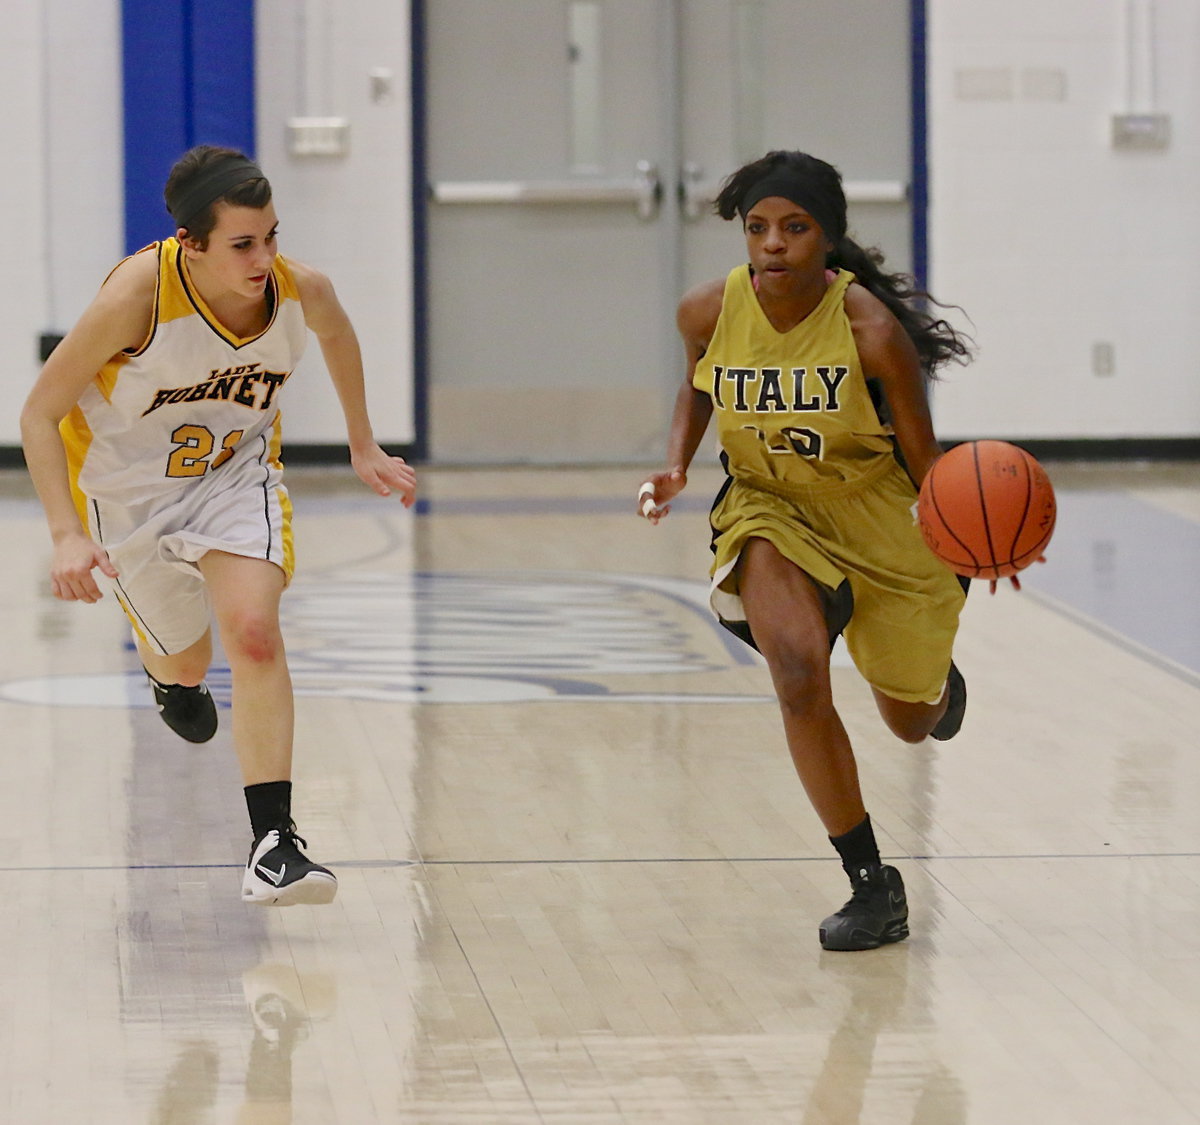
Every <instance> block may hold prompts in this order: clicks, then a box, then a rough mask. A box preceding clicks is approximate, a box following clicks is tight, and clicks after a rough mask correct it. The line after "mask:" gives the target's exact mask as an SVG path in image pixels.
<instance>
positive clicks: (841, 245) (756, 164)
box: [713, 149, 972, 379]
mask: <svg viewBox="0 0 1200 1125" xmlns="http://www.w3.org/2000/svg"><path fill="white" fill-rule="evenodd" d="M764 181H766V182H765V183H764ZM773 186H778V187H779V193H782V194H784V196H785V198H788V199H791V200H792V201H793V202H795V203H799V204H800V205H802V206H803V207H804V208H805V210H807V211H808V212H809V214H811V215H812V216H813V218H814V219H816V221H817V222H818V224H819V225H820V226H821V229H822V231H823V232H824V234H825V235H826V237H827V238H828V239H829V240H830V241H831V242H832V243H833V250H832V251H831V252H830V253H829V255H828V257H827V258H826V260H825V264H826V265H827V266H828V267H829V268H830V269H846V270H849V271H850V272H851V273H853V274H854V276H855V279H856V280H857V281H858V283H859V284H860V285H862V286H863V287H864V288H866V289H868V290H869V291H870V292H871V293H873V294H875V296H876V297H878V298H879V299H880V300H881V301H882V302H883V303H884V304H885V305H887V307H888V308H889V309H890V310H891V312H892V314H893V315H894V316H895V317H896V319H897V320H898V321H899V322H900V325H901V327H902V328H903V329H904V331H905V332H906V333H907V334H908V336H909V338H910V339H911V340H912V342H913V344H914V346H915V347H916V349H917V355H918V356H919V357H920V361H921V370H922V371H923V372H924V373H925V377H926V378H927V379H932V378H936V371H937V369H938V368H939V367H940V366H941V365H942V364H944V363H946V362H948V361H951V360H953V361H956V362H959V363H966V362H967V361H968V360H969V359H970V358H971V350H972V341H971V339H970V337H968V336H966V335H965V334H964V333H962V332H959V331H958V330H957V329H955V328H954V326H953V325H952V324H950V323H949V322H948V321H947V320H945V319H944V318H942V317H939V316H936V315H934V314H933V313H931V312H930V311H929V309H930V306H934V305H936V306H937V307H938V308H957V306H955V305H943V304H942V303H941V302H940V301H936V300H934V298H933V297H931V296H930V295H929V293H927V292H925V291H924V290H922V289H918V288H917V285H916V281H915V279H914V278H913V277H912V276H911V275H909V274H906V273H889V272H888V271H887V270H886V269H885V267H884V258H883V252H882V251H881V250H879V249H878V248H877V247H870V248H864V247H862V246H860V245H859V244H858V243H857V242H855V241H854V239H852V238H851V237H850V236H849V235H848V234H847V233H846V196H845V193H844V191H843V190H842V177H841V173H839V172H838V170H837V169H836V168H835V167H834V166H833V165H832V164H827V163H826V162H825V161H824V160H819V159H818V158H817V157H815V156H810V155H809V154H808V153H806V152H795V151H787V150H783V149H776V150H774V151H772V152H768V153H767V154H766V156H763V157H760V158H759V159H758V160H754V161H751V162H750V163H749V164H745V165H743V166H742V167H741V168H739V169H738V170H737V171H736V172H733V173H732V174H731V175H730V176H729V177H728V178H727V179H726V180H725V182H724V183H723V184H722V185H721V190H720V192H719V193H718V194H717V198H716V201H715V203H714V208H713V209H714V210H715V211H716V213H717V214H718V215H720V216H721V218H722V219H732V218H734V216H736V215H741V217H742V219H743V220H745V216H746V212H747V211H748V210H749V208H750V207H751V206H753V204H754V202H757V200H758V199H761V198H763V196H764V195H767V194H771V195H773V194H777V192H775V191H773V190H770V188H771V187H773ZM763 188H766V189H767V190H765V191H764V190H759V191H756V190H755V189H763ZM789 189H790V190H789ZM797 196H799V198H796V197H797ZM747 199H749V200H750V202H749V203H748V204H747V203H744V201H745V200H747Z"/></svg>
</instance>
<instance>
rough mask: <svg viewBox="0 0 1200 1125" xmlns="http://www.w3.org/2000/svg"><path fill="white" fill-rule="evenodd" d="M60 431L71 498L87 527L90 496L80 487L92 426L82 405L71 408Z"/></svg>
mask: <svg viewBox="0 0 1200 1125" xmlns="http://www.w3.org/2000/svg"><path fill="white" fill-rule="evenodd" d="M58 433H59V436H60V437H61V438H62V443H63V448H64V449H65V450H66V453H67V477H68V479H69V480H70V483H71V499H72V500H74V501H75V511H76V512H77V513H78V515H79V522H80V523H81V524H83V526H84V527H85V528H86V527H87V525H88V518H87V505H88V498H87V496H86V494H85V493H84V492H83V491H82V489H80V487H79V474H80V472H81V471H82V469H83V463H84V461H85V460H86V459H87V451H88V447H89V446H90V445H91V444H92V428H91V426H89V425H88V423H87V418H86V417H85V416H84V413H83V408H82V407H80V406H75V407H73V408H72V409H71V413H70V414H68V415H67V416H66V417H65V418H64V419H63V420H62V421H61V422H60V423H59V424H58Z"/></svg>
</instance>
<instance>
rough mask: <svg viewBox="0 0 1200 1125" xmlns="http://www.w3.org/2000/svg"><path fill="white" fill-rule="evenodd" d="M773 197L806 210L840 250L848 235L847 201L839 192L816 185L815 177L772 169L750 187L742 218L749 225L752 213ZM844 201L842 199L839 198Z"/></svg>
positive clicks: (741, 207)
mask: <svg viewBox="0 0 1200 1125" xmlns="http://www.w3.org/2000/svg"><path fill="white" fill-rule="evenodd" d="M771 196H779V197H780V198H781V199H789V200H791V202H793V203H794V204H796V206H797V207H803V208H804V210H805V211H807V212H808V213H809V214H810V215H811V216H812V217H813V218H814V219H816V220H817V222H818V223H819V224H820V227H821V230H822V231H824V232H825V236H826V237H827V238H829V239H830V240H831V241H832V242H833V244H834V245H835V246H836V245H837V244H838V243H839V242H841V241H842V239H843V238H844V237H845V234H846V220H845V214H846V199H845V196H843V195H842V193H841V190H840V185H839V188H838V189H837V190H836V191H834V190H831V188H830V186H828V185H823V184H819V183H816V182H814V180H813V178H812V177H811V176H806V175H804V173H802V172H798V171H794V170H792V169H790V168H787V167H777V168H772V169H771V171H769V172H768V173H767V174H766V175H765V176H763V178H762V179H761V180H756V181H755V182H754V183H753V184H751V185H750V187H748V188H747V189H746V191H745V194H744V195H743V196H742V198H741V200H740V201H739V202H738V214H739V215H741V216H742V220H743V221H745V218H746V216H747V215H748V214H749V213H750V209H751V208H752V207H753V206H754V205H755V204H756V203H758V202H759V201H760V200H763V199H768V198H770V197H771ZM839 197H840V198H839Z"/></svg>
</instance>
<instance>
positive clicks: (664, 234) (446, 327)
mask: <svg viewBox="0 0 1200 1125" xmlns="http://www.w3.org/2000/svg"><path fill="white" fill-rule="evenodd" d="M426 12H427V15H426V21H427V41H426V43H425V57H426V74H427V103H428V106H427V108H428V116H427V129H428V175H429V180H430V203H429V208H428V262H427V270H428V273H427V286H428V308H429V322H428V330H429V371H428V401H429V407H430V409H429V425H430V432H429V448H430V453H431V457H432V459H433V460H434V461H436V462H439V463H474V464H487V463H531V464H536V463H542V464H547V463H587V462H614V461H616V462H632V461H642V462H656V461H657V460H658V459H659V458H660V457H661V455H662V450H663V447H664V442H665V435H666V427H667V423H668V419H669V414H670V407H671V402H672V399H673V397H674V394H675V390H676V388H677V386H678V384H679V381H680V379H681V377H682V374H683V370H684V366H683V350H682V346H681V345H680V343H679V341H678V336H677V334H676V331H675V323H674V320H675V307H676V305H677V303H678V300H679V298H680V296H681V295H682V293H683V292H684V291H685V290H686V289H687V288H688V287H689V286H691V285H693V284H696V283H697V282H700V281H703V280H706V279H708V278H712V277H719V276H723V275H724V274H725V273H726V272H728V270H729V269H730V268H731V267H732V266H734V265H736V264H737V263H738V262H739V261H741V260H742V259H743V257H744V242H743V239H742V234H741V230H740V227H739V224H738V223H737V222H736V221H735V222H730V223H726V222H723V221H721V220H720V219H718V218H716V217H715V216H714V215H713V214H712V210H711V200H712V198H713V195H714V194H715V191H716V188H717V186H718V185H719V183H720V181H721V179H722V178H724V177H725V176H726V175H728V174H729V173H730V172H732V171H733V170H734V169H735V168H736V167H738V166H739V165H741V164H742V163H744V162H746V161H747V160H752V159H755V158H757V157H758V156H761V155H762V154H763V153H764V152H766V151H768V150H769V149H773V148H798V149H803V150H805V151H808V152H811V153H813V154H814V155H817V156H820V157H822V158H823V159H826V160H829V161H830V162H831V163H833V164H835V165H836V166H837V167H838V168H839V169H840V170H841V172H842V174H843V177H844V179H845V181H846V187H847V196H848V197H849V199H850V200H851V206H850V222H851V231H852V233H855V234H856V235H857V236H858V237H859V239H860V241H862V242H864V243H866V244H872V243H875V244H878V245H880V246H881V247H882V248H883V249H884V250H885V252H886V253H887V255H888V261H889V264H891V265H894V266H895V267H896V268H898V269H907V268H909V263H910V259H911V210H910V205H909V202H908V196H909V179H910V175H911V173H910V169H911V166H912V158H911V122H910V116H911V115H910V108H909V107H910V84H911V80H910V73H909V34H910V32H909V5H908V4H906V3H902V2H901V0H894V2H888V3H880V2H879V0H433V2H431V3H429V4H428V5H427V9H426Z"/></svg>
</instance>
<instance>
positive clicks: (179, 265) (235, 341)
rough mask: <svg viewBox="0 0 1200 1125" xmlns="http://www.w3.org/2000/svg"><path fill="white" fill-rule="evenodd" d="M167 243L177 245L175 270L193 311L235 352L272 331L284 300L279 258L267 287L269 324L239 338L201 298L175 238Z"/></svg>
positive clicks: (274, 264)
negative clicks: (268, 289)
mask: <svg viewBox="0 0 1200 1125" xmlns="http://www.w3.org/2000/svg"><path fill="white" fill-rule="evenodd" d="M167 242H168V244H169V243H171V242H174V243H175V250H174V254H173V259H174V262H173V264H174V269H175V272H176V275H177V276H178V278H179V282H180V284H181V285H182V286H183V291H184V293H185V295H186V296H187V299H188V300H189V301H190V302H191V305H192V309H193V310H194V311H195V312H196V313H197V314H198V315H199V317H200V319H201V320H203V321H204V323H205V324H207V325H208V326H209V328H211V329H212V330H213V331H214V332H215V333H216V334H217V335H218V336H220V337H221V339H222V340H224V341H225V342H226V343H227V344H229V345H230V347H232V348H233V349H234V350H235V351H236V350H238V349H240V348H244V347H245V346H246V345H247V344H253V343H254V341H255V340H258V339H261V338H262V337H263V336H265V335H266V334H267V333H268V332H269V331H270V330H271V326H272V325H273V324H274V323H275V318H276V317H277V316H278V315H279V306H280V304H281V303H282V300H283V297H282V294H281V293H280V292H279V279H278V274H277V272H276V267H277V265H278V261H279V259H278V258H276V260H275V262H273V263H272V265H271V272H270V273H269V274H268V275H267V285H268V286H269V287H270V298H269V299H270V302H271V315H270V316H269V317H268V318H267V323H266V324H265V325H264V326H263V328H262V330H261V331H259V332H255V333H254V335H253V336H238V335H237V334H236V333H233V332H230V331H229V329H228V328H226V327H225V325H223V324H222V323H221V322H220V320H218V319H217V316H216V314H215V313H214V312H213V311H212V309H210V308H209V307H208V302H207V301H205V299H204V298H203V297H202V296H200V290H199V289H197V288H196V283H195V282H194V281H193V280H192V277H191V274H190V273H189V272H188V268H187V259H186V258H185V257H184V254H183V247H182V246H180V244H179V243H178V242H177V241H176V240H175V239H173V238H172V239H168V240H167Z"/></svg>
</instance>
